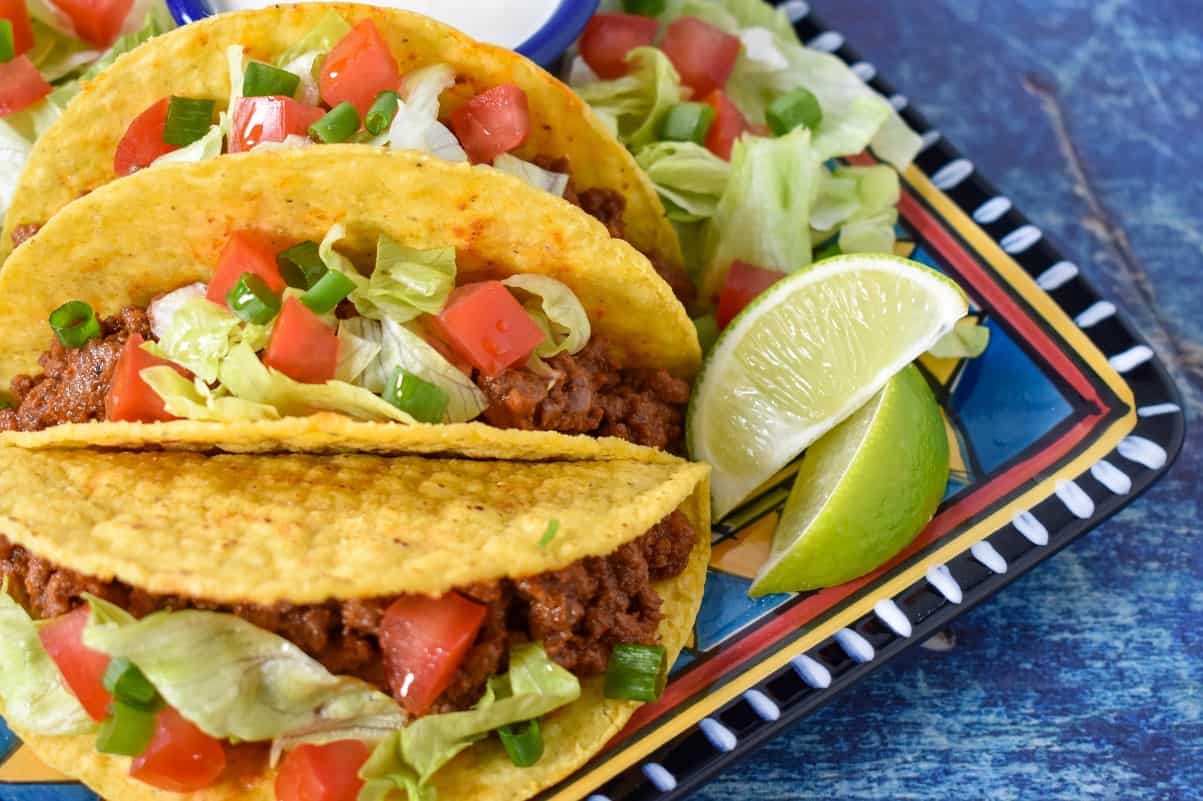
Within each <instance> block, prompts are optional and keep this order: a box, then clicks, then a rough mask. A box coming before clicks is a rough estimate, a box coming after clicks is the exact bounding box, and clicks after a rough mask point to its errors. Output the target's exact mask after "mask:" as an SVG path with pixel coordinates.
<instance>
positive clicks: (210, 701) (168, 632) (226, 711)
mask: <svg viewBox="0 0 1203 801" xmlns="http://www.w3.org/2000/svg"><path fill="white" fill-rule="evenodd" d="M88 602H89V604H90V605H91V607H92V615H91V617H90V618H89V620H88V625H87V626H86V627H85V628H84V643H85V644H86V645H87V646H88V647H89V648H94V649H96V650H97V651H100V652H101V653H105V654H108V655H109V656H111V657H113V658H115V659H116V658H124V659H128V660H129V661H130V662H132V663H133V664H134V665H136V666H137V667H138V669H139V670H141V671H142V673H143V674H145V676H146V678H147V679H148V680H149V681H150V683H151V684H153V685H154V687H155V689H156V690H158V691H159V694H160V695H162V696H163V698H164V699H165V700H166V701H167V703H169V704H170V705H171V706H172V707H174V708H175V709H177V710H179V712H180V714H181V715H183V716H184V717H185V718H186V719H187V720H189V721H191V722H192V723H195V724H196V725H197V726H198V727H199V728H200V729H202V730H203V731H204V732H205V733H206V734H208V735H209V736H211V737H216V738H219V739H231V738H232V739H237V740H245V741H264V740H274V739H276V738H278V737H282V736H285V735H288V734H291V733H293V732H296V731H297V730H301V729H306V728H311V727H314V726H328V725H330V724H332V723H337V724H339V725H342V726H344V727H345V726H348V725H352V724H354V722H355V721H356V720H358V719H361V718H380V717H382V716H385V717H388V718H390V719H391V720H392V721H393V722H394V726H396V727H400V726H402V725H404V723H405V720H406V717H405V715H404V714H403V713H402V712H401V710H400V709H399V708H398V707H397V704H396V702H394V701H393V699H392V698H390V697H389V696H387V695H385V694H384V693H382V692H380V691H379V690H377V689H376V688H374V687H372V686H371V685H369V684H367V683H366V682H363V681H360V680H359V679H353V678H350V677H346V676H337V677H336V676H333V675H331V674H330V672H329V671H327V670H326V669H325V668H324V667H322V665H321V663H319V662H318V661H317V660H315V659H313V658H312V657H310V656H308V655H307V654H306V653H305V652H304V651H302V650H301V649H300V648H298V647H297V646H295V645H293V644H292V643H291V642H289V641H288V640H285V639H284V638H282V637H279V636H277V635H275V634H271V633H269V632H267V631H264V630H263V629H261V628H259V627H257V626H255V625H253V624H252V623H249V622H247V621H246V620H243V619H242V618H240V617H238V616H236V615H229V614H222V613H218V612H206V611H201V610H196V609H190V610H184V611H178V612H170V611H164V612H156V613H154V614H152V615H149V616H147V617H145V618H143V619H141V620H134V619H133V618H132V617H130V616H129V615H127V614H126V613H125V612H124V611H122V610H121V609H119V608H117V607H115V606H113V605H112V604H109V603H107V602H105V601H102V600H100V599H98V598H94V597H89V598H88Z"/></svg>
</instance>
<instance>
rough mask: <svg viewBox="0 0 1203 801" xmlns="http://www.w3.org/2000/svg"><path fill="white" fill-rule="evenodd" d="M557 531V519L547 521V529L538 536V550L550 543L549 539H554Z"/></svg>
mask: <svg viewBox="0 0 1203 801" xmlns="http://www.w3.org/2000/svg"><path fill="white" fill-rule="evenodd" d="M559 531H560V521H559V520H551V521H549V522H548V523H547V530H546V531H544V532H543V536H542V537H540V538H539V550H543V549H544V548H546V547H547V546H548V545H551V541H552V540H553V539H555V536H556V534H557V533H559Z"/></svg>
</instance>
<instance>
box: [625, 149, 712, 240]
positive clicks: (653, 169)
mask: <svg viewBox="0 0 1203 801" xmlns="http://www.w3.org/2000/svg"><path fill="white" fill-rule="evenodd" d="M635 160H636V161H637V162H638V163H639V166H640V167H642V168H643V171H644V172H646V173H647V176H648V178H650V179H651V181H652V184H654V185H655V187H656V191H657V192H659V193H660V197H661V198H663V199H664V200H665V202H666V205H667V206H668V217H669V219H670V220H672V221H674V222H697V221H699V220H704V219H708V218H710V217H713V216H714V212H715V211H716V210H717V208H718V200H719V198H720V197H722V195H723V192H724V191H725V190H726V188H727V183H728V181H729V180H730V178H731V165H730V164H729V163H728V162H726V161H724V160H723V159H721V158H719V157H718V156H716V155H714V154H713V153H711V152H710V151H709V150H707V149H706V148H704V147H702V146H701V145H697V144H694V143H693V142H657V143H655V144H652V145H648V146H647V147H645V148H643V149H642V150H640V151H639V154H638V155H637V156H636V158H635Z"/></svg>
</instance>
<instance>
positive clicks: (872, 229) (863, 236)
mask: <svg viewBox="0 0 1203 801" xmlns="http://www.w3.org/2000/svg"><path fill="white" fill-rule="evenodd" d="M897 222H898V212H897V210H895V209H889V210H887V211H883V212H880V213H878V214H874V215H871V216H869V217H862V218H859V219H855V220H850V221H849V222H847V223H845V224H844V227H843V228H841V229H840V239H839V243H840V252H841V253H892V252H893V250H894V242H895V240H896V237H895V235H894V226H895V224H897Z"/></svg>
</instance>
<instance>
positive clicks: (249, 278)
mask: <svg viewBox="0 0 1203 801" xmlns="http://www.w3.org/2000/svg"><path fill="white" fill-rule="evenodd" d="M226 303H227V304H229V306H230V311H232V312H234V314H236V315H238V317H239V318H240V319H242V320H243V321H245V322H248V323H251V324H252V325H267V324H268V323H270V322H271V321H272V319H273V318H275V316H276V315H277V314H279V313H280V296H279V295H277V294H276V293H275V292H272V290H271V287H269V286H268V285H267V282H266V281H264V280H263V279H262V278H260V277H259V276H257V275H255V274H254V273H243V274H242V275H241V276H239V278H238V281H237V282H236V283H235V284H234V286H233V287H231V288H230V291H229V292H227V293H226Z"/></svg>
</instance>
